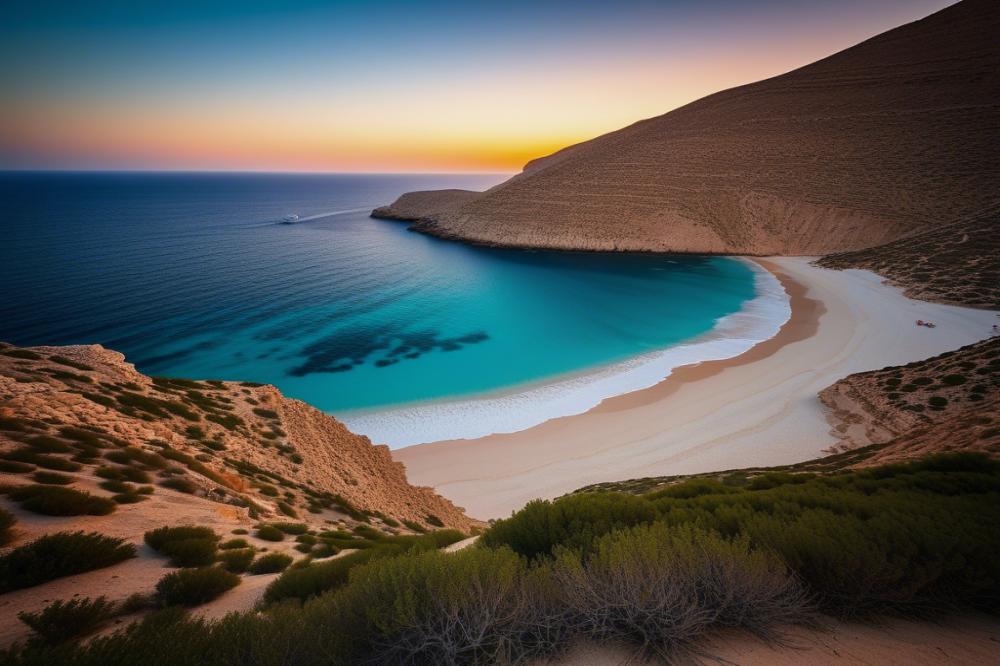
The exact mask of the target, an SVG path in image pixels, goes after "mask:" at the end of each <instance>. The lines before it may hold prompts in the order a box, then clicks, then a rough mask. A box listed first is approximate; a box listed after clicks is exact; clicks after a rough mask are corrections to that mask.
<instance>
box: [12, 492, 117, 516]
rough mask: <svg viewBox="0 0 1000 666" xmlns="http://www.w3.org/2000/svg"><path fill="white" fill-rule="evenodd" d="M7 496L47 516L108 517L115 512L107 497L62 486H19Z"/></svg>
mask: <svg viewBox="0 0 1000 666" xmlns="http://www.w3.org/2000/svg"><path fill="white" fill-rule="evenodd" d="M7 496H8V497H10V499H12V500H14V501H15V502H19V503H20V504H21V508H23V509H25V510H27V511H31V512H33V513H40V514H42V515H45V516H84V515H92V516H106V515H108V514H109V513H111V512H113V511H114V510H115V503H114V502H113V501H111V500H110V499H108V498H106V497H98V496H96V495H91V494H90V493H88V492H85V491H82V490H74V489H73V488H63V487H60V486H49V485H33V486H18V487H16V488H13V489H11V490H10V491H8V493H7Z"/></svg>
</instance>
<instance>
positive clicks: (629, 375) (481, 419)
mask: <svg viewBox="0 0 1000 666" xmlns="http://www.w3.org/2000/svg"><path fill="white" fill-rule="evenodd" d="M732 259H733V260H735V261H739V262H741V263H743V264H744V265H746V266H747V268H749V270H750V272H751V274H752V280H753V285H754V295H753V296H752V297H751V298H748V299H747V300H745V301H743V303H742V304H741V306H740V308H739V309H738V310H736V311H734V312H731V313H729V314H726V315H723V316H720V317H718V318H717V319H716V320H715V321H714V323H713V325H712V327H711V328H710V329H708V330H706V331H704V332H703V333H700V334H698V335H696V336H694V337H691V338H688V339H684V340H679V341H677V342H675V343H673V344H670V345H668V346H666V347H663V348H660V349H654V350H650V351H645V352H642V353H640V354H638V355H636V356H632V357H629V358H625V359H622V360H618V361H614V362H611V363H607V364H604V365H598V366H594V367H590V368H585V369H581V370H576V371H572V372H567V373H563V374H560V375H555V376H549V377H543V378H539V379H536V380H533V381H530V382H526V383H523V384H519V385H515V386H509V387H503V388H499V389H496V390H492V391H488V392H485V393H479V394H474V395H467V396H454V397H447V398H441V399H434V400H428V401H422V402H417V403H409V404H405V405H399V406H393V407H388V408H372V409H367V410H357V411H354V412H342V413H334V416H336V417H337V418H338V419H340V420H341V421H343V422H344V423H345V424H346V425H347V426H348V427H349V428H350V429H351V430H352V431H353V432H356V433H359V434H363V435H366V436H368V437H369V438H371V439H372V440H373V441H375V442H378V443H380V444H387V445H388V446H389V447H390V448H392V449H400V448H405V447H408V446H417V445H420V444H426V443H431V442H436V441H444V440H475V439H479V438H483V437H488V436H490V435H501V434H512V433H516V432H521V431H524V430H528V429H531V428H534V427H536V426H539V425H542V424H544V423H546V422H548V421H552V420H554V419H559V418H564V417H569V416H575V415H579V414H583V413H586V412H588V411H590V410H591V409H593V408H595V407H597V406H599V405H600V404H602V403H603V402H605V401H607V400H609V399H612V398H615V397H618V396H622V395H627V394H631V393H635V392H638V391H642V390H645V389H648V388H650V387H653V386H656V385H657V384H659V383H660V382H662V381H663V379H664V378H665V377H667V376H669V375H671V374H672V373H673V372H675V371H676V370H677V369H678V368H682V367H685V366H689V365H692V364H697V363H703V362H707V361H715V360H725V359H731V358H735V357H738V356H740V355H742V354H744V353H746V352H747V351H748V350H750V349H752V348H753V347H754V346H756V345H758V344H760V343H761V342H765V341H767V340H769V339H771V338H773V337H774V336H775V335H777V334H778V333H779V331H780V329H781V327H782V326H783V325H784V324H785V322H787V320H788V319H789V318H790V317H791V314H792V310H791V306H790V304H789V302H788V295H787V289H786V288H785V286H784V285H783V284H782V283H781V281H780V280H779V279H777V278H776V277H775V276H774V274H773V273H771V272H770V271H768V270H767V269H766V267H764V266H762V265H761V264H760V263H759V262H756V261H753V260H751V259H748V258H746V257H733V258H732Z"/></svg>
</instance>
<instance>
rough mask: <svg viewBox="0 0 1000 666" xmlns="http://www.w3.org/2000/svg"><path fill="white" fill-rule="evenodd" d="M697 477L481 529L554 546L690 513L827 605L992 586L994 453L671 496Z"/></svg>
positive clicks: (490, 538)
mask: <svg viewBox="0 0 1000 666" xmlns="http://www.w3.org/2000/svg"><path fill="white" fill-rule="evenodd" d="M701 485H703V482H702V481H700V480H692V481H687V482H684V483H681V484H678V485H677V486H674V487H673V488H674V490H672V491H671V492H670V493H664V492H657V493H653V494H651V495H649V496H645V497H634V496H624V495H619V494H616V493H581V494H578V495H571V496H568V497H565V498H562V499H559V500H556V501H554V502H533V503H530V504H529V505H528V506H527V507H525V508H524V509H522V510H521V511H519V512H518V513H517V514H515V515H514V516H513V517H511V518H509V519H506V520H501V521H497V523H496V524H495V525H494V526H493V527H491V528H490V529H489V530H487V532H486V533H485V534H484V535H483V537H482V539H481V541H482V542H483V543H484V545H488V546H492V547H499V546H503V545H507V546H509V547H511V548H512V549H513V550H515V551H516V552H519V553H521V554H523V555H525V556H527V557H531V558H537V557H549V556H551V555H552V554H553V552H554V551H555V550H556V549H557V548H559V547H564V548H569V549H574V550H577V549H578V550H582V551H584V552H586V551H588V550H590V549H592V548H593V547H594V544H595V540H596V538H598V537H599V536H601V535H603V534H606V533H608V532H611V531H614V530H619V529H623V528H628V527H634V526H636V525H640V524H650V523H652V522H654V521H655V522H663V523H665V524H667V525H670V526H674V527H682V526H685V525H697V526H699V527H702V528H703V529H708V530H711V531H714V532H717V533H718V534H720V535H722V536H724V537H726V538H737V537H746V538H748V539H749V540H750V543H751V545H752V546H754V547H757V548H763V549H766V550H769V551H772V552H775V553H777V554H778V555H779V556H780V557H781V558H782V560H783V561H784V562H785V563H786V564H787V565H788V566H789V567H790V568H791V569H792V571H794V573H795V574H796V575H797V576H798V577H799V578H800V580H802V581H803V582H804V583H805V584H806V586H807V589H808V590H809V592H810V593H811V594H813V595H814V597H815V598H816V600H817V602H818V603H819V604H820V606H821V607H822V609H823V610H824V611H825V612H828V613H831V614H836V615H841V616H852V615H858V614H872V613H878V612H889V611H891V612H915V611H919V610H921V609H924V608H927V607H940V606H941V605H942V604H952V605H954V604H961V605H965V606H971V607H975V608H984V607H989V606H990V604H991V603H992V602H991V601H989V600H990V599H997V598H1000V564H998V562H997V561H996V558H994V557H992V556H988V553H990V552H995V551H996V550H997V549H1000V463H998V462H996V461H993V460H990V459H989V458H987V457H985V456H982V455H978V454H954V455H950V456H940V457H932V458H928V459H926V460H923V461H920V462H915V463H910V464H907V465H889V466H884V467H879V468H874V469H871V470H865V471H860V472H852V473H843V474H836V475H830V476H814V475H795V474H775V473H772V474H768V475H766V481H765V482H762V483H758V484H756V487H757V489H756V490H755V489H753V486H754V484H751V485H750V486H748V487H746V488H742V489H737V491H736V492H733V489H732V488H727V489H726V490H725V491H720V492H718V493H711V494H696V493H695V494H694V496H691V497H688V498H686V499H681V498H679V497H683V496H684V495H686V494H688V493H687V491H686V490H685V486H701ZM762 486H766V487H762ZM671 495H673V496H671ZM626 497H628V499H624V498H626ZM625 506H629V507H631V508H629V509H628V510H627V511H622V510H618V509H621V507H625ZM612 507H618V509H613V508H612ZM630 522H633V523H635V524H634V525H629V524H628V523H630Z"/></svg>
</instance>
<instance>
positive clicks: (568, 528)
mask: <svg viewBox="0 0 1000 666" xmlns="http://www.w3.org/2000/svg"><path fill="white" fill-rule="evenodd" d="M727 490H728V489H727ZM675 492H679V491H675ZM656 517H657V510H656V507H655V506H654V505H653V503H652V502H650V501H649V500H648V499H646V498H644V497H635V496H633V495H624V494H621V493H585V494H579V495H569V496H567V497H563V498H561V499H559V500H558V501H556V502H548V501H541V500H535V501H532V502H528V504H527V505H526V506H525V507H524V508H523V509H521V510H520V511H518V512H517V513H516V514H515V515H514V516H513V517H511V518H507V519H505V520H498V521H497V522H496V523H495V524H494V525H493V527H491V528H490V529H489V530H487V531H486V533H485V534H483V536H482V537H481V539H480V540H481V541H482V543H483V545H485V546H492V547H496V546H509V547H510V548H512V549H513V550H514V552H516V553H519V554H521V555H524V556H526V557H528V558H535V557H538V556H539V555H551V554H552V551H553V549H554V548H555V547H556V546H563V547H565V548H570V549H581V550H585V549H588V548H590V547H591V546H592V545H593V543H594V540H595V539H596V538H597V537H600V536H603V535H605V534H607V533H608V532H612V531H614V530H619V529H624V528H629V527H635V526H636V525H648V524H650V523H652V522H653V521H654V520H656Z"/></svg>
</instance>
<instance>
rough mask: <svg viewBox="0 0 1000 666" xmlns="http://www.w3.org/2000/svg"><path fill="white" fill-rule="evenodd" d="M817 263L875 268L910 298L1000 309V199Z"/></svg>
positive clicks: (832, 255) (832, 266)
mask: <svg viewBox="0 0 1000 666" xmlns="http://www.w3.org/2000/svg"><path fill="white" fill-rule="evenodd" d="M816 263H817V264H819V265H820V266H825V267H826V268H865V269H868V270H870V271H874V272H876V273H878V274H880V275H883V276H885V277H887V278H888V279H889V282H891V283H893V284H895V285H896V286H899V287H902V288H903V289H905V292H906V295H907V296H909V297H910V298H921V299H924V300H928V301H936V302H938V303H953V304H955V305H965V306H969V307H975V308H987V309H991V310H1000V204H995V205H993V206H989V207H988V208H986V209H985V210H983V211H981V212H979V213H976V214H973V215H970V216H969V217H967V218H965V219H962V220H960V221H958V222H954V223H952V224H946V225H942V226H939V227H935V228H933V229H930V230H928V231H925V232H923V233H920V234H917V235H915V236H910V237H909V238H903V239H900V240H897V241H893V242H891V243H886V244H885V245H879V246H876V247H873V248H869V249H866V250H858V251H855V252H844V253H839V254H831V255H828V256H826V257H823V258H822V259H820V260H818V261H817V262H816Z"/></svg>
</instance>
